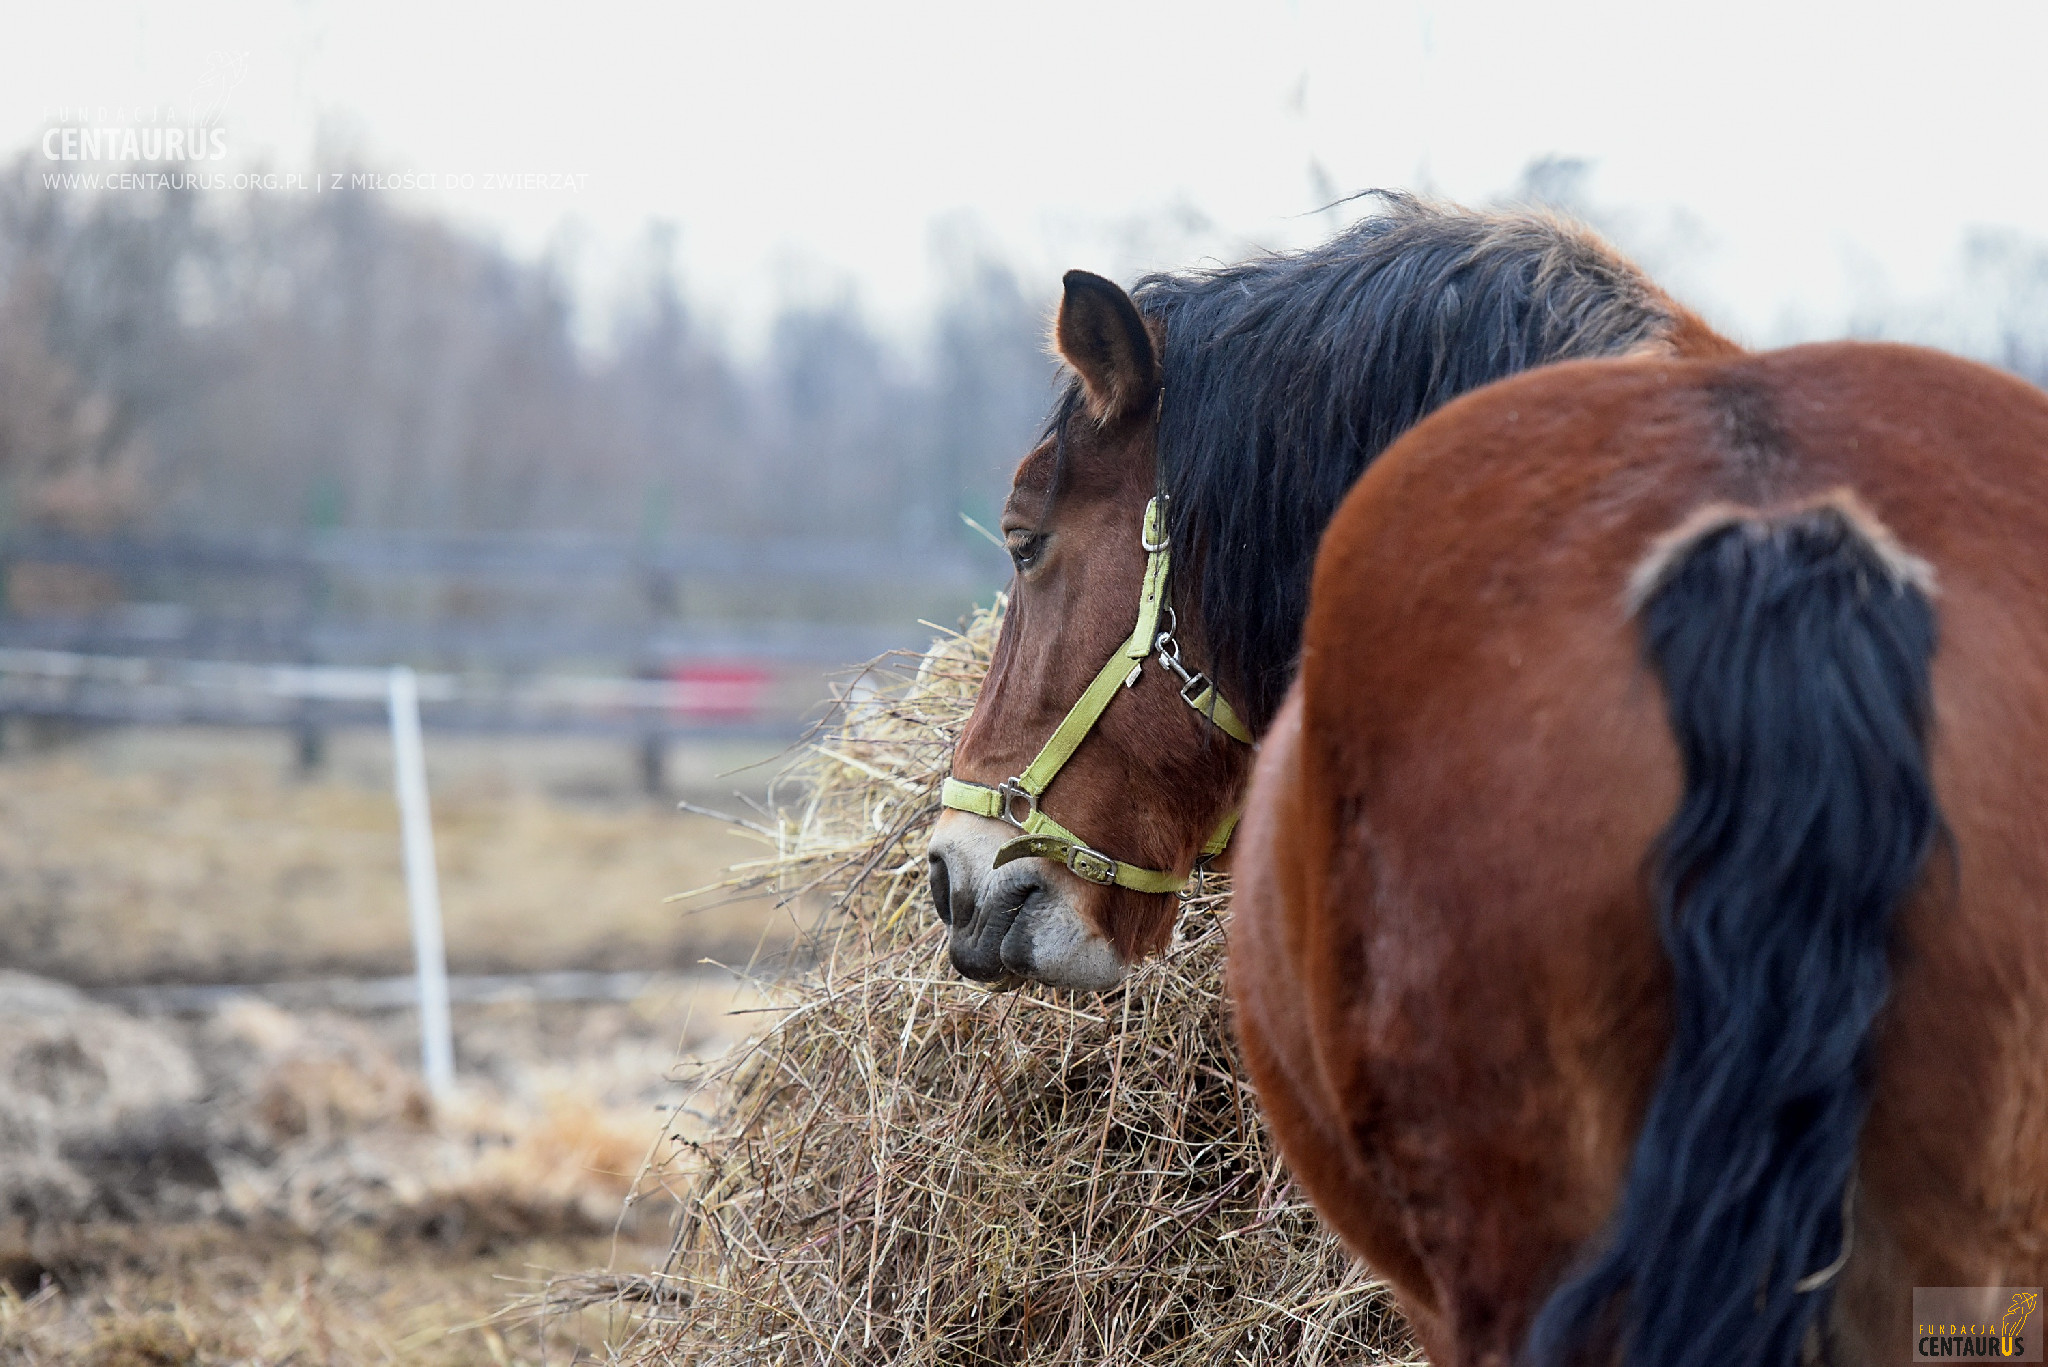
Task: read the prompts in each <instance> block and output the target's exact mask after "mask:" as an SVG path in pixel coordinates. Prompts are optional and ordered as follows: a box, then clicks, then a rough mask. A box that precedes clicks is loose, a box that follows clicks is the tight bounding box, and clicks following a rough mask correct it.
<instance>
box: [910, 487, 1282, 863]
mask: <svg viewBox="0 0 2048 1367" xmlns="http://www.w3.org/2000/svg"><path fill="white" fill-rule="evenodd" d="M1163 521H1164V510H1163V508H1162V506H1161V502H1160V500H1159V499H1156V498H1155V499H1153V500H1152V501H1151V502H1150V503H1148V504H1146V505H1145V531H1144V546H1145V552H1146V561H1145V582H1144V586H1143V587H1142V588H1141V589H1140V590H1139V591H1138V621H1137V624H1136V625H1135V626H1134V627H1132V628H1131V635H1130V638H1129V639H1128V640H1126V641H1125V642H1124V643H1123V645H1122V646H1121V647H1119V648H1118V649H1117V651H1116V653H1115V654H1113V655H1111V656H1110V657H1109V660H1108V662H1107V663H1106V664H1104V665H1103V666H1102V669H1101V670H1100V671H1099V672H1098V673H1097V674H1096V676H1095V679H1094V681H1093V682H1091V683H1090V684H1089V685H1088V687H1087V689H1086V690H1084V691H1083V692H1082V694H1081V697H1080V699H1079V700H1078V701H1077V702H1075V704H1074V705H1073V706H1072V707H1071V708H1069V709H1067V715H1066V716H1065V717H1064V718H1063V719H1062V720H1061V722H1060V724H1059V726H1058V727H1057V728H1056V729H1055V730H1054V731H1053V733H1052V738H1051V739H1049V740H1048V741H1046V743H1045V745H1044V747H1043V748H1041V749H1040V750H1039V752H1038V755H1037V757H1036V758H1034V759H1033V760H1032V761H1031V763H1030V764H1029V765H1028V766H1027V767H1026V768H1025V770H1024V772H1023V773H1021V774H1018V775H1017V776H1016V777H1015V778H1007V779H1004V780H1003V781H1002V782H1001V783H998V784H997V785H995V786H994V787H993V788H991V787H989V786H988V785H986V784H981V783H968V782H966V781H965V780H963V779H957V778H948V779H947V780H946V783H945V787H944V788H943V789H942V790H941V791H940V795H939V800H940V801H941V802H942V803H943V804H944V805H946V806H947V807H950V808H952V809H953V810H954V811H960V812H972V813H973V814H974V815H976V816H986V817H993V818H995V819H996V820H998V821H1007V822H1008V823H1009V824H1010V825H1012V826H1015V827H1016V828H1017V829H1018V830H1019V831H1020V832H1022V834H1020V835H1019V836H1017V837H1016V838H1015V839H1013V840H1010V841H1007V842H1006V843H1004V844H1003V845H1002V846H1001V848H999V849H998V850H997V851H996V858H995V862H996V866H997V867H999V868H1000V867H1001V866H1002V865H1004V864H1007V863H1009V862H1011V861H1012V860H1015V859H1056V860H1058V861H1059V862H1061V863H1063V864H1065V865H1066V866H1067V867H1068V868H1069V869H1071V870H1072V871H1073V872H1074V873H1075V874H1077V875H1079V876H1080V877H1082V878H1085V879H1087V880H1088V881H1089V882H1091V883H1104V884H1112V883H1113V884H1115V885H1116V886H1117V887H1120V888H1129V889H1131V890H1132V891H1133V892H1154V893H1169V892H1181V891H1184V890H1185V889H1186V888H1187V885H1188V880H1187V879H1186V878H1182V877H1177V876H1176V875H1175V874H1173V873H1172V872H1171V871H1170V870H1159V869H1144V868H1139V867H1138V866H1137V865H1135V864H1126V863H1124V862H1123V861H1122V860H1119V859H1113V858H1111V857H1110V856H1109V855H1106V854H1104V853H1103V852H1102V851H1100V850H1098V849H1095V848H1093V847H1091V846H1090V845H1089V844H1088V843H1087V842H1086V841H1084V840H1082V839H1081V837H1079V836H1077V835H1075V834H1074V833H1073V832H1072V831H1070V830H1068V829H1067V828H1066V827H1065V826H1062V825H1061V824H1060V823H1059V822H1057V821H1055V820H1053V819H1052V818H1051V817H1050V816H1048V815H1046V813H1045V811H1044V809H1043V808H1041V807H1040V806H1039V805H1038V800H1039V799H1040V798H1041V797H1043V796H1044V795H1045V790H1046V789H1047V788H1049V787H1051V786H1052V781H1053V779H1054V778H1055V777H1057V776H1058V775H1059V772H1060V770H1061V769H1062V768H1064V767H1065V765H1066V763H1067V761H1068V760H1070V759H1072V758H1073V757H1074V752H1075V751H1076V750H1078V749H1080V748H1081V742H1082V741H1084V740H1086V739H1087V738H1088V733H1089V732H1090V731H1093V730H1094V729H1095V724H1096V723H1097V722H1098V721H1100V720H1101V719H1102V714H1103V712H1105V711H1106V710H1107V709H1108V707H1109V704H1110V700H1111V699H1112V698H1114V697H1116V695H1117V690H1118V689H1119V688H1130V687H1133V686H1135V685H1136V684H1137V682H1138V679H1139V676H1140V673H1141V671H1142V670H1143V669H1144V667H1145V660H1146V659H1147V657H1149V656H1151V655H1153V654H1154V653H1155V652H1156V653H1157V654H1158V656H1159V663H1160V664H1161V665H1163V666H1164V667H1165V668H1166V669H1167V670H1168V671H1170V672H1171V673H1172V674H1173V675H1174V677H1176V678H1178V679H1179V680H1180V681H1181V689H1180V696H1181V701H1183V702H1185V703H1186V704H1187V705H1188V706H1189V707H1191V708H1193V709H1194V710H1195V711H1196V712H1199V713H1200V714H1201V715H1202V716H1204V717H1206V718H1208V720H1209V721H1211V722H1212V723H1214V724H1215V726H1216V727H1217V729H1218V730H1220V731H1222V732H1223V733H1224V734H1225V735H1227V736H1229V737H1230V738H1231V739H1232V740H1236V741H1240V742H1242V743H1243V744H1246V745H1249V744H1251V743H1252V734H1251V731H1250V730H1249V729H1247V728H1246V726H1245V724H1244V723H1243V722H1242V721H1241V720H1239V719H1238V715H1237V713H1236V712H1235V711H1233V710H1232V708H1231V706H1230V704H1229V703H1227V702H1225V701H1224V700H1223V696H1222V695H1221V694H1220V693H1218V692H1217V691H1216V688H1215V686H1214V685H1213V684H1211V683H1210V682H1209V681H1208V680H1207V679H1206V678H1204V677H1203V676H1202V675H1201V674H1200V673H1197V672H1194V671H1191V670H1190V669H1188V667H1187V666H1186V665H1184V664H1182V663H1181V658H1180V645H1179V643H1178V642H1177V641H1176V640H1175V639H1174V629H1175V627H1176V626H1177V625H1178V623H1177V622H1176V621H1175V620H1174V616H1173V609H1172V608H1170V607H1168V606H1166V571H1167V564H1168V553H1167V544H1168V543H1167V539H1166V536H1165V528H1164V527H1163V526H1162V525H1161V524H1162V522H1163ZM1162 615H1163V616H1164V617H1165V618H1166V621H1167V625H1166V627H1165V629H1164V630H1161V629H1160V618H1161V616H1162ZM1237 816H1238V814H1237V813H1236V812H1231V813H1230V814H1229V815H1228V816H1226V817H1224V818H1223V821H1222V823H1221V824H1220V825H1219V826H1217V828H1216V831H1215V833H1214V834H1212V835H1211V836H1210V837H1209V839H1208V841H1207V842H1206V843H1205V844H1203V846H1202V855H1201V857H1202V858H1204V859H1207V858H1210V857H1212V856H1214V855H1217V854H1220V853H1222V851H1223V848H1224V846H1226V845H1228V844H1229V843H1230V836H1231V832H1233V831H1234V830H1236V828H1237Z"/></svg>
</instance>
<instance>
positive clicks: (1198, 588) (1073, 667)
mask: <svg viewBox="0 0 2048 1367" xmlns="http://www.w3.org/2000/svg"><path fill="white" fill-rule="evenodd" d="M1388 201H1389V202H1388V205H1387V208H1386V211H1385V212H1384V213H1382V214H1379V215H1377V216H1375V217H1372V218H1369V219H1367V220H1365V221H1364V222H1362V223H1361V224H1359V225H1358V226H1357V227H1355V228H1354V229H1352V230H1350V231H1349V232H1347V233H1345V234H1343V235H1342V236H1340V237H1338V238H1337V239H1335V240H1334V241H1332V242H1330V243H1329V244H1327V245H1325V246H1323V247H1321V248H1318V249H1316V250H1314V251H1311V252H1307V253H1303V254H1300V255H1293V256H1273V257H1267V258H1264V259H1260V260H1256V261H1252V262H1248V263H1245V264H1243V265H1238V266H1231V267H1228V268H1225V269H1221V270H1216V271H1210V272H1204V273H1197V274H1189V275H1167V276H1155V277H1153V278H1151V279H1148V280H1146V281H1144V282H1143V283H1141V284H1140V285H1139V287H1138V289H1137V291H1136V299H1135V302H1134V301H1133V299H1132V298H1131V297H1130V296H1127V295H1126V294H1125V293H1124V292H1123V291H1122V290H1121V289H1118V288H1117V287H1116V286H1115V285H1113V284H1111V283H1110V282H1108V281H1106V280H1103V279H1101V278H1100V277H1097V276H1093V275H1088V274H1086V273H1084V272H1079V271H1077V272H1074V273H1072V274H1070V275H1068V277H1067V281H1066V296H1065V299H1064V300H1063V302H1062V303H1061V306H1060V313H1059V320H1058V324H1057V327H1056V331H1055V341H1056V343H1057V346H1058V348H1059V351H1060V354H1061V355H1062V356H1063V357H1064V358H1065V359H1066V360H1067V362H1068V363H1069V365H1071V367H1072V368H1073V372H1074V381H1073V383H1072V384H1071V385H1070V386H1069V387H1068V389H1067V391H1066V393H1065V395H1064V397H1063V398H1062V399H1061V401H1060V403H1059V405H1058V406H1057V408H1056V410H1055V412H1054V415H1053V419H1052V421H1051V422H1050V423H1049V424H1048V426H1047V428H1046V432H1045V435H1044V439H1043V440H1042V441H1041V442H1040V443H1039V445H1038V447H1037V449H1035V450H1033V451H1032V452H1031V453H1030V454H1029V455H1028V456H1027V457H1026V458H1025V459H1024V461H1023V463H1022V464H1021V465H1020V466H1019V467H1018V470H1017V475H1016V481H1015V486H1014V488H1013V489H1012V491H1011V494H1010V499H1009V502H1008V505H1007V506H1006V508H1005V509H1004V512H1003V522H1002V527H1003V534H1004V537H1005V539H1006V541H1007V542H1008V544H1009V548H1010V553H1011V556H1012V558H1013V559H1014V560H1015V562H1016V578H1015V580H1014V582H1013V583H1012V584H1011V587H1010V593H1009V610H1008V613H1007V615H1006V617H1005V620H1004V624H1003V629H1002V635H1001V638H1000V640H999V641H998V643H997V645H996V649H995V654H994V659H993V661H992V665H991V668H990V671H989V676H988V681H987V683H986V684H984V686H983V689H982V693H981V696H980V699H979V701H978V702H977V704H976V707H975V710H974V714H973V717H972V718H971V720H970V721H969V723H968V726H967V728H966V731H965V732H964V734H963V735H962V737H961V740H960V743H959V747H958V749H957V751H956V752H955V754H954V758H953V774H954V778H955V780H956V781H955V782H953V783H951V784H949V785H948V790H947V803H948V805H949V806H950V807H953V808H955V810H953V811H949V812H948V813H946V815H945V817H944V819H943V820H942V821H941V822H940V824H939V827H938V830H937V832H936V834H935V836H934V838H933V841H932V846H931V878H932V894H933V900H934V902H935V904H936V906H937V908H938V913H939V915H940V917H941V918H942V919H944V920H945V921H947V922H948V923H949V924H950V926H951V930H952V954H953V962H954V964H955V966H956V967H958V968H959V970H960V971H961V972H963V973H966V974H968V975H970V976H972V977H977V978H985V979H995V978H1002V977H1006V976H1010V975H1021V976H1024V977H1029V978H1036V979H1039V980H1041V981H1045V982H1050V983H1055V984H1060V985H1065V986H1071V987H1106V986H1109V985H1111V984H1113V983H1115V982H1116V981H1117V980H1119V979H1120V978H1121V977H1122V976H1123V974H1124V972H1125V971H1126V969H1127V968H1128V966H1129V965H1130V964H1131V963H1132V962H1134V961H1135V960H1137V959H1139V958H1142V957H1144V956H1145V955H1147V954H1150V953H1154V952H1157V951H1158V950H1159V949H1161V948H1162V947H1164V945H1165V944H1166V942H1167V940H1168V939H1169V937H1170V936H1171V934H1172V931H1173V926H1174V920H1175V915H1176V911H1177V904H1176V902H1175V899H1174V898H1173V896H1172V895H1171V890H1172V889H1174V888H1176V887H1178V886H1179V884H1180V882H1181V881H1182V880H1183V879H1184V878H1185V877H1186V875H1187V874H1188V871H1189V870H1190V868H1191V866H1192V865H1193V864H1194V863H1195V861H1196V859H1197V858H1198V856H1200V855H1201V854H1202V853H1203V852H1204V849H1205V846H1207V845H1211V844H1217V843H1220V841H1219V840H1218V837H1219V836H1225V837H1227V835H1228V829H1227V822H1228V819H1229V817H1230V814H1231V813H1233V812H1234V811H1235V810H1236V806H1237V803H1238V799H1239V796H1240V794H1241V791H1242V788H1243V784H1244V782H1245V778H1246V775H1247V774H1248V772H1249V769H1250V749H1249V746H1248V745H1246V744H1244V743H1243V742H1244V741H1245V740H1247V739H1249V737H1250V735H1251V734H1252V733H1255V732H1258V731H1261V730H1263V729H1264V728H1265V726H1266V725H1267V724H1268V723H1270V721H1271V720H1272V717H1273V715H1274V712H1275V711H1276V710H1277V708H1278V706H1279V703H1280V698H1281V696H1282V694H1283V693H1284V692H1285V691H1286V688H1287V686H1288V684H1289V682H1290V681H1291V680H1292V678H1293V675H1294V666H1295V659H1296V655H1297V653H1298V651H1299V648H1300V641H1301V624H1302V619H1303V614H1304V613H1305V611H1306V607H1307V598H1308V582H1309V568H1310V564H1311V561H1312V559H1313V557H1314V554H1315V548H1316V544H1317V540H1318V538H1319V537H1320V535H1321V533H1322V529H1323V527H1324V526H1325V524H1327V522H1328V521H1329V519H1330V516H1331V515H1332V514H1333V513H1334V512H1335V511H1336V508H1337V505H1338V503H1339V501H1340V500H1341V499H1342V498H1343V496H1344V494H1345V492H1346V491H1347V490H1348V489H1349V488H1350V487H1351V485H1352V483H1353V481H1355V480H1356V479H1357V477H1358V475H1359V472H1360V471H1362V470H1363V469H1364V468H1365V467H1366V465H1367V463H1368V462H1369V461H1371V460H1372V458H1373V457H1374V456H1376V455H1377V454H1378V453H1379V452H1380V451H1381V450H1382V449H1383V448H1384V447H1385V446H1386V445H1387V444H1388V443H1389V442H1390V441H1392V440H1393V439H1394V438H1395V437H1397V436H1399V435H1400V434H1401V433H1402V432H1403V431H1405V430H1407V429H1408V428H1409V427H1410V426H1412V425H1413V424H1414V423H1415V421H1416V420H1417V419H1419V418H1420V417H1422V416H1423V415H1424V414H1426V413H1428V412H1430V411H1431V410H1433V409H1435V408H1436V407H1438V406H1440V405H1441V404H1443V403H1445V402H1446V401H1448V400H1449V399H1451V398H1453V397H1455V396H1456V395H1458V394H1460V393H1463V392H1465V391H1467V390H1470V389H1473V388H1476V387H1477V386H1479V385H1482V384H1485V383H1487V382H1489V381H1492V380H1496V379H1499V378H1501V377H1502V376H1505V375H1510V374H1514V373H1515V372H1517V371H1521V370H1525V369H1527V368H1529V367H1531V366H1535V365H1540V364H1544V363H1547V362H1552V361H1558V360H1564V359H1569V358H1573V357H1586V356H1604V355H1619V354H1648V355H1671V354H1679V353H1693V352H1701V351H1706V352H1713V351H1725V350H1730V349H1731V348H1730V347H1729V344H1728V343H1726V342H1724V341H1722V340H1721V339H1720V338H1719V337H1717V336H1715V335H1714V334H1713V333H1712V332H1711V331H1709V330H1708V329H1707V328H1706V327H1705V326H1704V325H1703V324H1702V323H1700V322H1699V320H1698V319H1697V318H1695V317H1694V316H1693V315H1692V314H1690V313H1688V312H1686V311H1685V310H1684V309H1682V308H1680V307H1679V306H1678V305H1677V304H1675V303H1674V302H1673V301H1672V300H1671V299H1670V298H1668V297H1667V296H1666V295H1665V294H1664V293H1663V292H1662V291H1660V290H1658V289H1657V288H1656V287H1655V286H1654V285H1652V284H1651V283H1650V282H1649V281H1648V280H1647V279H1645V278H1644V277H1643V276H1642V274H1641V273H1640V272H1639V271H1637V270H1636V269H1635V268H1634V267H1632V266H1630V265H1629V264H1628V263H1627V262H1626V261H1623V260H1621V259H1620V258H1619V257H1617V256H1616V255H1615V254H1614V253H1613V251H1612V250H1611V249H1610V248H1608V247H1606V246H1605V245H1604V244H1603V243H1601V242H1599V241H1598V240H1597V239H1595V238H1593V237H1592V236H1591V235H1590V234H1588V233H1587V232H1585V231H1584V230H1583V229H1581V228H1578V227H1576V226H1573V225H1570V224H1567V223H1563V222H1560V221H1557V220H1555V219H1552V218H1549V217H1546V216H1542V215H1533V214H1478V213H1470V212H1466V211H1463V210H1458V209H1450V208H1443V207H1437V206H1432V205H1428V204H1424V203H1421V202H1418V201H1416V200H1413V199H1409V198H1406V197H1401V196H1389V197H1388ZM1155 500H1156V502H1157V506H1158V507H1159V509H1160V510H1161V515H1160V516H1159V517H1158V518H1157V519H1156V521H1157V523H1158V524H1159V525H1158V526H1157V527H1155V528H1153V529H1152V532H1148V530H1147V526H1146V524H1147V508H1148V505H1150V504H1153V503H1154V501H1155ZM1152 533H1157V534H1156V535H1154V534H1152ZM1169 556H1170V557H1171V561H1170V565H1169ZM1134 620H1135V622H1136V626H1135V627H1134V625H1133V623H1134ZM1198 669H1199V670H1204V671H1206V676H1203V675H1198V674H1197V672H1196V671H1197V670H1198ZM1127 671H1128V672H1127ZM1211 680H1213V683H1211V682H1210V681H1211ZM1126 684H1127V685H1128V686H1125V685H1126ZM1077 700H1080V701H1079V702H1077ZM1183 702H1186V703H1190V704H1194V705H1193V706H1187V705H1183ZM1233 705H1234V708H1235V710H1234V711H1233ZM1070 709H1071V710H1070ZM1084 714H1086V715H1084ZM1239 716H1241V717H1242V721H1241V722H1240V721H1239V719H1238V718H1239ZM1006 784H1008V785H1009V786H1008V787H1007V788H1006V787H1005V785H1006ZM1027 790H1032V791H1027ZM1041 796H1042V797H1043V802H1042V803H1041V802H1040V800H1039V799H1040V797H1041Z"/></svg>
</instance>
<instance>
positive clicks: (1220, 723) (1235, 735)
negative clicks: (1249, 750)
mask: <svg viewBox="0 0 2048 1367" xmlns="http://www.w3.org/2000/svg"><path fill="white" fill-rule="evenodd" d="M1181 697H1183V698H1186V699H1187V704H1188V706H1189V707H1192V708H1194V709H1195V711H1197V712H1199V713H1201V714H1202V715H1203V716H1205V717H1207V718H1208V719H1209V720H1210V721H1212V722H1214V723H1216V729H1217V730H1219V731H1221V732H1222V733H1223V734H1224V735H1226V736H1228V737H1230V738H1231V739H1232V740H1234V741H1242V742H1243V743H1244V744H1246V745H1250V744H1251V743H1252V730H1251V728H1250V727H1249V726H1246V725H1245V724H1244V722H1243V721H1241V720H1240V719H1239V718H1238V715H1237V709H1236V708H1234V707H1232V706H1231V705H1230V704H1229V703H1227V702H1225V701H1223V695H1222V694H1221V693H1218V692H1217V691H1216V685H1215V684H1210V685H1208V686H1207V687H1205V688H1204V689H1203V690H1202V691H1201V692H1199V693H1197V694H1195V696H1194V697H1192V698H1189V697H1188V695H1187V694H1185V693H1183V694H1181Z"/></svg>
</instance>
